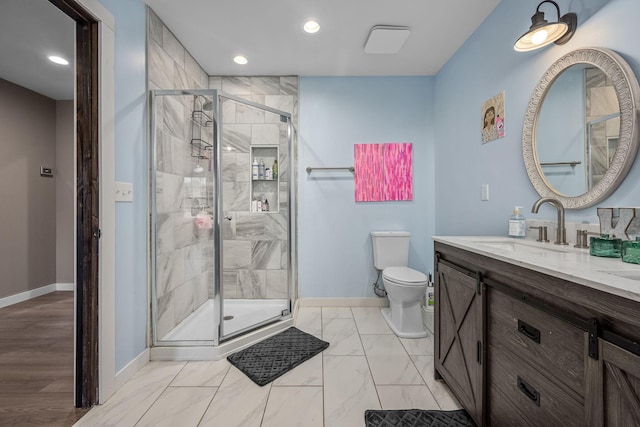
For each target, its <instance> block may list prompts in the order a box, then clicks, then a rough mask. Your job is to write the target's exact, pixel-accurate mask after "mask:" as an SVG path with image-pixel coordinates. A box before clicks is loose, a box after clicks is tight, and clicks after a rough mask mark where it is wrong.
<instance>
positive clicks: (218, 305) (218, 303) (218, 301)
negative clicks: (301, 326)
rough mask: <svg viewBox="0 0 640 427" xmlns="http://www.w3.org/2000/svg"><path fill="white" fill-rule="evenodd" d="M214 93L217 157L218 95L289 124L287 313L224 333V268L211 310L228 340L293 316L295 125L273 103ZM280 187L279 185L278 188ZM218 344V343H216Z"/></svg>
mask: <svg viewBox="0 0 640 427" xmlns="http://www.w3.org/2000/svg"><path fill="white" fill-rule="evenodd" d="M215 92H216V93H217V96H216V98H215V102H214V111H216V112H218V111H219V112H220V115H219V116H215V117H218V118H219V120H220V123H221V125H220V126H218V129H217V132H218V133H217V135H216V138H214V139H215V140H216V142H217V143H214V150H215V152H216V155H215V156H214V157H220V158H221V156H222V143H221V141H222V135H221V134H220V128H221V127H223V126H224V123H223V117H222V111H221V110H220V97H222V98H226V99H229V100H231V101H235V102H239V103H241V104H244V105H248V106H250V107H253V108H258V109H260V110H264V111H267V112H269V113H273V114H276V115H279V116H280V117H281V118H282V117H286V121H287V125H288V129H287V146H288V151H289V153H288V154H289V165H288V166H289V183H288V185H287V229H288V234H287V239H288V240H287V243H288V245H289V248H288V250H287V257H288V259H287V300H288V305H289V308H288V311H289V312H288V314H286V315H280V316H275V317H273V318H271V319H267V320H264V321H262V322H259V323H256V324H254V325H251V326H249V327H246V328H243V329H240V330H238V331H234V332H233V333H231V334H227V335H224V334H223V324H224V320H223V317H224V310H223V302H224V295H223V294H222V287H221V286H220V285H221V282H222V280H221V278H222V274H223V272H222V271H220V280H219V282H220V283H216V286H217V287H216V289H214V311H215V312H217V313H218V315H219V323H218V331H217V333H216V336H217V337H218V338H219V341H220V342H223V341H227V340H230V339H233V338H236V337H238V336H241V335H243V334H245V333H247V332H250V331H253V330H256V329H258V328H260V327H262V326H265V325H267V324H270V323H273V322H276V321H278V320H285V319H289V318H291V316H292V313H293V293H294V283H295V282H294V281H293V276H294V272H295V270H294V259H295V256H294V254H293V252H294V247H295V246H294V245H293V240H292V237H293V236H295V230H294V224H295V221H294V218H293V206H294V203H295V200H294V196H293V194H294V193H295V192H294V191H293V186H294V185H295V179H294V178H295V175H294V172H295V169H294V165H295V162H294V144H293V136H294V133H293V132H294V127H293V118H292V116H291V113H288V112H286V111H282V110H278V109H277V108H273V107H269V106H267V105H264V104H260V103H257V102H254V101H251V100H248V99H245V98H242V97H239V96H236V95H232V94H230V93H227V92H224V91H219V90H216V91H215ZM216 173H219V174H220V176H219V179H218V175H216V181H218V182H219V183H220V182H221V181H222V172H221V171H218V170H216ZM220 191H222V189H220ZM278 191H279V189H278ZM217 207H218V208H220V210H221V211H222V199H220V204H219V206H217ZM220 215H224V212H221V213H220ZM220 215H218V218H220ZM218 238H219V240H220V242H219V247H220V248H222V243H223V239H222V233H220V234H218ZM222 256H223V253H222V252H220V257H219V260H220V265H222ZM216 345H217V344H216Z"/></svg>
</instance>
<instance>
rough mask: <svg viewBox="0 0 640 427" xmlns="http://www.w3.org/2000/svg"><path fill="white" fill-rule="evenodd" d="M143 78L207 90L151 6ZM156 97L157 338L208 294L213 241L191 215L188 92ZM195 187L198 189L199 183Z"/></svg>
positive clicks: (205, 79) (153, 85) (157, 84)
mask: <svg viewBox="0 0 640 427" xmlns="http://www.w3.org/2000/svg"><path fill="white" fill-rule="evenodd" d="M147 82H148V89H149V90H154V89H206V88H207V87H208V84H209V76H208V75H207V74H206V73H205V71H204V70H203V69H202V67H200V65H199V64H198V63H197V62H196V60H195V59H194V58H193V57H192V56H191V55H190V54H189V52H188V51H187V50H186V49H185V48H184V47H183V46H182V44H181V43H180V42H179V41H178V39H176V37H175V36H174V35H173V33H172V32H171V31H170V30H169V28H167V27H166V26H165V25H164V23H163V22H162V20H161V19H160V18H159V17H158V16H157V15H156V14H155V13H154V12H153V10H151V9H150V8H147ZM157 99H158V102H157V105H156V106H155V110H156V113H155V117H156V129H155V133H156V138H155V141H152V142H153V143H154V144H155V147H154V148H155V150H156V164H155V165H154V166H155V169H154V173H155V179H156V206H155V209H156V284H155V286H156V297H157V298H158V300H157V319H156V328H157V336H158V338H161V337H163V336H164V335H165V334H166V333H167V332H169V331H171V330H172V329H173V328H174V327H175V326H176V325H177V324H179V323H180V322H181V321H182V320H184V319H185V318H186V317H188V316H189V315H190V314H191V313H192V312H193V311H194V310H196V309H197V308H198V307H199V306H200V305H202V304H203V303H204V302H205V301H206V300H207V299H208V298H209V293H210V291H209V286H208V284H209V283H212V282H210V281H209V277H210V276H211V275H212V274H213V272H212V268H213V264H212V262H210V260H212V259H213V253H212V246H213V244H212V236H211V233H210V232H209V230H198V229H197V228H196V226H195V221H194V218H193V217H192V214H191V205H192V200H194V199H193V197H195V196H196V194H194V191H196V189H195V182H196V181H195V180H193V179H192V177H193V176H194V172H193V169H194V167H195V163H196V159H194V158H192V157H191V145H190V141H191V132H192V128H191V126H192V124H191V123H192V122H191V120H190V114H191V110H192V108H193V97H192V96H176V97H169V96H165V97H158V98H157ZM203 166H204V170H205V173H204V178H205V182H206V183H207V185H206V187H205V189H204V191H205V194H204V195H206V196H210V192H208V191H207V189H210V188H212V185H211V183H212V174H211V173H210V172H209V171H208V168H207V165H206V164H203ZM199 176H200V177H202V176H203V174H199ZM197 191H199V192H201V191H203V190H202V188H200V186H198V189H197ZM198 195H199V196H200V195H202V194H198ZM208 200H211V198H208Z"/></svg>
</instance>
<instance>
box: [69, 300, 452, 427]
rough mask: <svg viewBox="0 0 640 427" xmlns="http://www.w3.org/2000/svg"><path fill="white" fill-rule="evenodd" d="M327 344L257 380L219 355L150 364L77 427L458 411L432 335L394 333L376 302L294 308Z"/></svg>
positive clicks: (310, 426) (277, 422)
mask: <svg viewBox="0 0 640 427" xmlns="http://www.w3.org/2000/svg"><path fill="white" fill-rule="evenodd" d="M295 325H296V327H298V328H299V329H301V330H303V331H305V332H307V333H310V334H312V335H315V336H317V337H319V338H322V339H324V340H326V341H328V342H329V343H330V346H329V348H327V350H325V351H324V352H323V353H322V354H319V355H317V356H315V357H313V358H312V359H310V360H308V361H307V362H305V363H303V364H302V365H300V366H298V367H296V368H295V369H293V370H292V371H290V372H288V373H287V374H285V375H283V376H282V377H280V378H278V379H276V380H275V381H273V382H272V383H270V384H267V385H265V386H264V387H259V386H257V385H256V384H254V383H253V382H252V381H251V380H249V378H247V377H246V376H245V375H244V374H242V373H241V372H240V371H239V370H237V369H236V368H235V367H233V366H231V365H230V364H229V362H227V360H226V359H223V360H219V361H197V362H195V361H192V362H150V363H149V364H148V365H147V366H145V367H144V368H143V369H141V370H140V371H139V372H138V373H137V374H136V376H135V377H134V378H133V379H131V381H129V382H128V383H127V384H125V385H124V386H123V387H122V388H121V389H120V390H119V391H118V392H116V394H115V395H114V396H113V397H112V398H111V399H109V401H108V402H107V403H105V404H104V405H101V406H98V407H96V408H94V409H92V410H91V411H89V413H87V415H85V416H84V417H83V418H82V419H80V421H78V423H76V426H91V427H96V426H117V427H127V426H154V427H155V426H168V427H172V426H180V427H189V426H194V427H195V426H202V427H205V426H213V427H217V426H221V427H251V426H255V427H267V426H269V427H270V426H278V427H287V426H291V427H297V426H299V427H316V426H317V427H322V426H324V427H340V426H344V427H355V426H364V411H365V410H366V409H412V408H417V409H443V410H453V409H459V408H460V406H459V403H458V402H457V401H456V399H455V398H454V397H453V396H452V394H451V392H450V391H449V389H448V387H447V386H446V385H445V384H444V383H442V382H439V381H436V380H435V379H434V378H433V338H432V337H431V336H429V337H427V338H421V339H400V338H398V337H396V336H395V335H393V333H392V332H391V331H390V330H389V328H388V327H387V326H386V324H385V322H384V320H383V318H382V315H381V314H380V309H379V308H378V307H323V308H319V307H301V308H300V309H299V310H298V312H297V313H296V321H295Z"/></svg>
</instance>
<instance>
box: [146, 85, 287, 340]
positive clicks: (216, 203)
mask: <svg viewBox="0 0 640 427" xmlns="http://www.w3.org/2000/svg"><path fill="white" fill-rule="evenodd" d="M171 95H181V96H196V95H202V96H205V97H206V96H210V97H211V98H212V101H213V102H212V103H213V108H212V116H213V135H214V138H213V150H212V161H213V164H212V169H213V200H212V205H213V212H214V219H213V236H214V238H213V251H214V252H213V253H214V257H213V268H214V275H213V282H214V283H213V285H214V286H213V307H214V318H217V323H218V325H217V328H216V327H215V325H212V328H213V331H214V337H213V346H214V347H216V346H218V345H219V344H220V343H221V342H222V341H226V340H229V339H232V338H235V337H238V336H240V335H243V334H245V333H247V332H249V331H253V330H255V329H258V328H260V327H262V326H264V325H266V324H269V323H273V322H274V321H278V320H286V319H289V318H291V316H292V312H293V304H294V295H295V277H296V274H297V272H296V268H297V266H296V245H297V242H296V240H295V239H296V230H295V224H296V221H295V213H294V206H295V203H296V200H295V194H296V192H295V185H296V177H297V174H296V169H295V163H296V162H295V144H294V136H295V132H296V131H295V127H294V126H293V122H292V116H291V114H290V113H288V112H286V111H281V110H278V109H276V108H272V107H269V106H266V105H263V104H259V103H256V102H253V101H250V100H247V99H244V98H241V97H238V96H235V95H231V94H228V93H226V92H223V91H219V90H216V89H192V90H189V89H168V90H164V89H162V90H151V91H150V103H151V104H150V105H151V108H149V116H150V119H149V126H150V131H149V134H150V135H151V138H150V140H151V141H152V142H153V146H152V147H151V150H150V166H151V167H152V168H153V169H151V168H150V170H149V173H150V175H151V176H150V179H149V181H150V197H149V212H150V215H149V216H150V233H149V234H150V246H151V251H150V252H151V254H150V255H151V257H150V258H151V260H150V272H149V280H150V283H151V286H150V287H151V298H152V304H151V316H152V322H151V325H152V328H151V335H152V345H154V346H157V345H159V344H160V345H170V346H172V347H180V346H194V345H196V346H197V345H202V346H207V345H211V342H210V341H208V340H202V341H201V340H190V341H178V340H176V341H162V340H160V339H158V337H157V336H156V332H157V327H156V322H157V320H158V308H157V290H156V268H157V263H156V228H157V222H156V214H155V208H156V191H157V187H156V179H155V177H154V176H153V175H152V174H153V173H155V164H156V159H157V153H156V145H155V141H156V140H157V137H156V117H155V112H156V109H155V103H156V98H157V97H158V96H171ZM220 97H223V98H226V99H229V100H232V101H236V102H239V103H242V104H245V105H248V106H251V107H254V108H259V109H261V110H264V111H268V112H270V113H273V114H277V115H279V116H281V117H286V119H287V124H288V130H287V145H288V148H289V165H288V166H289V183H288V185H287V197H288V200H287V226H288V235H287V238H288V246H289V247H288V251H287V257H288V259H287V294H288V298H287V299H288V305H289V314H287V315H282V316H278V317H274V318H272V319H268V320H266V321H264V322H260V323H258V324H255V325H252V326H250V327H247V328H244V329H241V330H238V331H236V332H234V333H232V334H228V335H226V336H223V322H224V320H223V317H224V310H223V302H224V295H223V289H222V277H223V269H222V266H223V256H224V253H223V251H222V247H223V237H222V221H223V220H224V209H223V204H222V202H223V199H222V134H221V127H222V125H221V123H222V114H221V109H220Z"/></svg>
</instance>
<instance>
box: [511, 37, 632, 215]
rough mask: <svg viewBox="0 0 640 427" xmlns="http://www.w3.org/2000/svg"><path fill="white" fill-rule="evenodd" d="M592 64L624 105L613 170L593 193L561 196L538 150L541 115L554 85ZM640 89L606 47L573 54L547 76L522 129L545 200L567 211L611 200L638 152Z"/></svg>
mask: <svg viewBox="0 0 640 427" xmlns="http://www.w3.org/2000/svg"><path fill="white" fill-rule="evenodd" d="M574 64H590V65H593V66H596V67H598V68H600V69H601V70H602V71H603V72H604V74H605V75H606V76H607V77H608V78H609V79H611V81H612V82H613V86H614V87H615V91H616V94H617V96H618V104H619V105H620V140H619V143H618V148H617V149H616V151H615V154H614V157H613V160H612V162H611V165H610V166H609V169H608V170H607V172H606V173H605V175H604V177H603V178H602V180H601V181H600V182H599V183H597V184H596V185H595V186H594V187H593V188H592V189H591V190H589V191H587V192H586V193H584V194H581V195H579V196H575V197H569V196H565V195H563V194H561V193H558V192H557V191H556V190H555V189H554V188H553V187H552V186H551V185H550V184H549V182H548V181H547V180H546V178H545V176H544V174H543V172H542V169H541V167H540V161H539V160H538V154H537V149H536V129H537V125H538V114H539V112H540V108H541V106H542V102H543V101H544V98H545V96H546V94H547V91H548V90H549V88H550V86H551V85H552V84H553V82H554V81H555V80H556V78H557V77H558V76H559V75H560V74H561V73H562V72H563V71H564V70H565V69H567V68H568V67H570V66H572V65H574ZM639 100H640V86H638V81H637V79H636V77H635V75H634V73H633V70H632V69H631V67H629V65H628V64H627V63H626V61H625V60H624V59H622V57H621V56H620V55H618V54H617V53H615V52H613V51H611V50H609V49H602V48H586V49H578V50H574V51H573V52H569V53H568V54H566V55H564V56H563V57H562V58H560V59H558V60H557V61H556V62H554V63H553V65H551V67H549V69H548V70H547V71H546V72H545V73H544V75H543V76H542V78H541V79H540V81H539V82H538V84H537V86H536V88H535V89H534V91H533V94H532V95H531V99H530V100H529V106H528V107H527V112H526V114H525V119H524V127H523V130H522V153H523V157H524V164H525V168H526V169H527V174H528V175H529V180H531V184H533V187H534V188H535V189H536V191H537V192H538V194H540V196H541V197H553V198H555V199H558V200H559V201H561V202H562V205H563V206H564V207H565V208H566V209H581V208H586V207H589V206H593V205H594V204H596V203H598V202H599V201H601V200H603V199H605V198H606V197H608V196H609V195H610V194H611V193H612V192H613V191H614V190H615V189H616V188H617V187H618V185H620V183H621V182H622V181H623V180H624V177H625V176H626V175H627V172H629V169H631V165H632V164H633V161H634V159H635V157H636V153H637V151H638V145H639V144H640V141H639V140H638V120H639V117H640V116H639V113H640V105H639V104H638V102H639Z"/></svg>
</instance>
